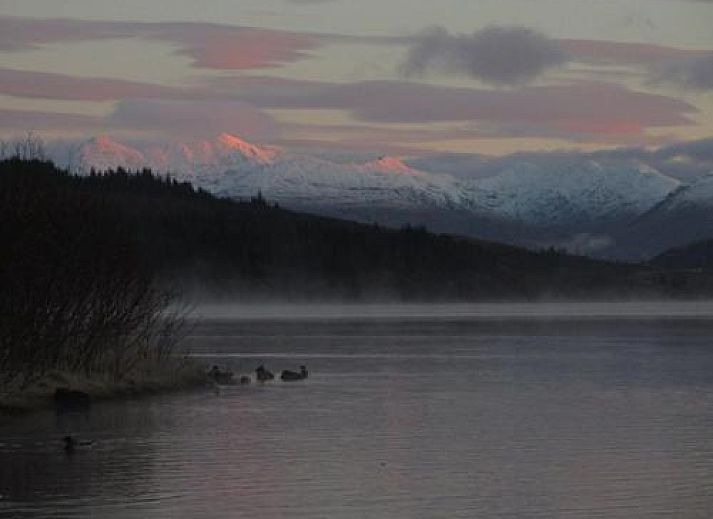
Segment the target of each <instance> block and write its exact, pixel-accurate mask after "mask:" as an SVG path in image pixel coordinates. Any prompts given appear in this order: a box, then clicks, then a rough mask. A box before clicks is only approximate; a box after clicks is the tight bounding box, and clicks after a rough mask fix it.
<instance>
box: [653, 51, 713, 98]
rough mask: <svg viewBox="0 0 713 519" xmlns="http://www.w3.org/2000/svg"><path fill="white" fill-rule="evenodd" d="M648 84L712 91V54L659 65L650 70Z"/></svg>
mask: <svg viewBox="0 0 713 519" xmlns="http://www.w3.org/2000/svg"><path fill="white" fill-rule="evenodd" d="M650 82H651V83H653V84H669V85H673V86H678V87H682V88H685V89H688V90H698V91H705V90H713V53H712V54H709V55H706V56H702V57H697V58H691V59H685V60H678V61H670V62H668V63H665V64H663V65H660V66H658V67H656V68H654V69H653V70H652V77H651V81H650Z"/></svg>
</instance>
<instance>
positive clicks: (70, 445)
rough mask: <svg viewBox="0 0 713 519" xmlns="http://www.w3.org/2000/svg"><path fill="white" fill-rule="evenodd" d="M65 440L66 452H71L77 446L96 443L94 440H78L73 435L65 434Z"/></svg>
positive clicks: (63, 439) (87, 445)
mask: <svg viewBox="0 0 713 519" xmlns="http://www.w3.org/2000/svg"><path fill="white" fill-rule="evenodd" d="M62 441H63V442H64V452H66V453H68V454H71V453H72V452H74V451H75V450H76V449H77V447H89V446H90V445H92V443H94V442H93V441H92V440H77V439H76V438H74V437H73V436H65V437H64V438H62Z"/></svg>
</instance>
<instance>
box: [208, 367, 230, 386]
mask: <svg viewBox="0 0 713 519" xmlns="http://www.w3.org/2000/svg"><path fill="white" fill-rule="evenodd" d="M208 376H209V377H210V378H211V379H212V380H213V382H215V383H216V384H220V385H232V384H234V383H235V380H234V379H233V372H232V371H223V370H221V369H220V368H219V367H218V366H213V367H212V368H211V370H210V371H209V372H208Z"/></svg>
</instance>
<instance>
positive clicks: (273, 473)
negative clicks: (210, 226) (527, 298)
mask: <svg viewBox="0 0 713 519" xmlns="http://www.w3.org/2000/svg"><path fill="white" fill-rule="evenodd" d="M479 308H480V309H475V310H474V309H473V308H470V309H469V308H468V307H463V306H454V307H450V310H449V307H443V306H441V307H434V308H432V309H430V310H429V308H425V307H410V308H407V309H400V310H399V309H395V308H390V309H384V308H382V309H381V311H377V310H375V309H374V308H371V309H368V308H365V307H362V308H349V307H346V308H341V309H335V308H330V309H326V308H323V309H322V310H319V309H318V311H316V312H315V311H314V309H312V311H308V310H306V309H305V308H301V309H299V310H296V311H294V312H290V311H289V309H287V308H285V307H281V308H278V309H276V312H278V313H288V314H289V318H286V319H280V318H276V317H275V316H274V313H273V314H270V315H268V314H260V312H258V311H256V310H255V309H252V310H250V311H240V310H235V309H233V310H229V311H227V310H226V311H223V312H222V313H217V312H214V311H212V310H211V311H210V312H209V313H210V315H211V316H212V317H213V319H208V320H204V321H202V322H200V323H198V324H196V325H195V327H194V328H193V330H192V332H191V336H190V337H189V339H188V341H187V345H188V346H189V347H190V349H191V352H192V354H193V355H194V356H196V357H197V358H199V359H201V360H203V361H204V362H205V363H206V364H207V365H208V364H211V363H219V364H222V365H226V366H230V367H232V368H233V369H235V370H236V371H244V372H249V371H251V370H252V369H254V368H255V367H256V366H257V365H258V364H260V363H265V364H266V365H267V366H268V367H270V368H272V369H274V370H275V371H278V370H280V369H283V368H296V367H297V366H298V365H299V364H307V366H308V367H309V368H310V371H311V376H310V379H309V380H308V381H306V382H305V383H296V384H283V383H279V382H277V383H273V384H267V385H264V386H256V385H254V386H251V387H247V388H244V387H235V388H224V389H222V390H221V391H220V392H219V394H216V393H215V392H213V391H204V392H195V393H190V394H181V395H170V396H162V397H156V398H146V399H139V400H133V401H126V402H114V403H106V404H100V405H95V406H94V407H93V408H92V409H91V411H90V412H88V413H79V414H69V415H67V414H65V415H55V414H54V413H53V412H45V413H40V414H35V415H32V416H28V417H24V418H21V419H17V420H13V421H12V422H10V423H5V424H0V516H2V517H33V518H35V517H38V518H39V517H63V518H64V517H67V518H73V517H117V518H118V517H122V518H123V517H132V518H133V517H136V518H143V517H166V518H169V517H171V518H173V517H179V518H183V517H185V518H197V517H218V518H222V517H226V518H228V517H261V518H282V517H286V516H288V515H289V516H292V517H298V518H321V517H329V518H370V517H396V518H459V517H463V518H466V517H467V518H472V517H484V518H505V517H507V518H510V517H513V518H514V517H518V518H519V517H527V518H539V517H542V518H553V517H563V518H565V517H566V518H580V517H587V518H590V517H601V518H650V517H677V518H699V517H700V518H709V517H711V513H712V512H711V511H712V510H713V319H709V318H708V316H710V315H713V312H711V313H708V309H701V307H698V306H696V305H693V306H689V307H685V306H684V307H680V306H679V307H676V308H674V307H671V306H669V307H663V308H654V307H650V308H648V309H646V308H644V309H643V310H642V308H641V307H638V308H636V309H634V308H633V307H631V306H628V307H612V306H607V305H604V306H600V307H597V308H598V309H599V310H598V311H594V310H593V308H592V307H587V308H585V310H583V311H575V310H573V308H574V307H572V305H564V306H560V311H559V312H556V313H559V314H560V317H552V316H551V315H549V314H550V313H551V312H552V311H554V310H553V309H549V310H548V311H546V312H545V311H542V307H538V308H539V310H538V309H535V308H533V307H526V306H521V307H518V308H516V310H515V311H506V312H503V311H501V310H502V309H500V310H499V309H498V308H495V309H493V308H490V309H485V307H479ZM528 308H529V309H528ZM686 308H687V309H686ZM627 309H628V310H627ZM236 313H240V314H241V315H247V316H248V317H247V318H235V317H236ZM315 313H327V314H329V318H328V319H326V320H321V319H312V318H310V315H314V314H315ZM357 314H358V315H357ZM562 315H564V317H562ZM384 316H385V317H384ZM67 433H72V434H76V435H78V436H81V437H84V438H91V439H93V440H94V441H95V444H94V445H93V446H92V447H91V448H89V449H87V450H84V451H81V452H77V453H75V454H74V455H72V456H67V455H66V454H65V453H64V452H63V450H62V448H61V443H60V442H59V439H60V438H61V437H62V436H63V435H64V434H67Z"/></svg>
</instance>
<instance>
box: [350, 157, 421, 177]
mask: <svg viewBox="0 0 713 519" xmlns="http://www.w3.org/2000/svg"><path fill="white" fill-rule="evenodd" d="M362 168H363V169H365V170H370V171H381V172H384V173H396V174H399V175H419V174H421V172H420V171H417V170H415V169H413V168H411V167H409V166H407V165H406V164H404V162H403V161H402V160H401V159H399V158H397V157H389V156H384V157H379V158H378V159H376V160H373V161H371V162H367V163H366V164H363V165H362Z"/></svg>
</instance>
